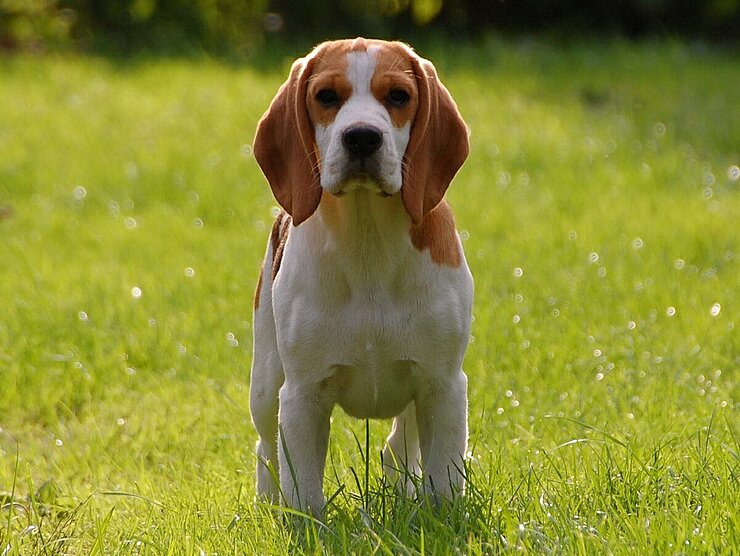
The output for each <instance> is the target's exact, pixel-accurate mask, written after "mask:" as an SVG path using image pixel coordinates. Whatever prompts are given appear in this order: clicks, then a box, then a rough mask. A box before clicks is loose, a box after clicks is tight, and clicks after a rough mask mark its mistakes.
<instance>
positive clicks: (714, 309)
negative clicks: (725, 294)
mask: <svg viewBox="0 0 740 556" xmlns="http://www.w3.org/2000/svg"><path fill="white" fill-rule="evenodd" d="M721 310H722V305H720V304H719V303H715V304H714V305H712V308H711V309H710V310H709V314H710V315H712V316H713V317H716V316H719V313H720V311H721Z"/></svg>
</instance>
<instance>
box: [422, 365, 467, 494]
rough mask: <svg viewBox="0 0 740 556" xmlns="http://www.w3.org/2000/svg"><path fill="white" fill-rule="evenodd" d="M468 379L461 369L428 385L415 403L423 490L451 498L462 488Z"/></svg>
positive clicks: (463, 485) (463, 482)
mask: <svg viewBox="0 0 740 556" xmlns="http://www.w3.org/2000/svg"><path fill="white" fill-rule="evenodd" d="M467 385H468V379H467V377H466V376H465V374H464V373H463V372H462V370H460V371H458V372H457V373H456V374H455V375H453V376H452V377H449V378H447V379H445V380H443V381H440V382H439V383H435V384H432V385H430V388H429V390H428V391H427V392H425V394H424V395H422V396H420V397H419V399H418V400H417V401H416V416H417V423H418V426H419V443H420V446H421V460H422V468H423V477H424V488H425V490H427V491H429V492H433V493H434V495H435V496H439V495H441V496H443V497H444V498H447V499H450V498H452V496H453V495H454V494H456V493H462V491H463V490H464V488H465V470H464V467H463V462H464V458H465V452H466V450H467V444H468V393H467Z"/></svg>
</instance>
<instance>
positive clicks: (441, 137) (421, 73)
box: [254, 38, 469, 226]
mask: <svg viewBox="0 0 740 556" xmlns="http://www.w3.org/2000/svg"><path fill="white" fill-rule="evenodd" d="M468 149H469V145H468V131H467V127H466V125H465V122H464V121H463V119H462V117H461V116H460V113H459V112H458V110H457V106H456V105H455V102H454V101H453V100H452V97H451V96H450V94H449V92H448V91H447V89H446V88H445V87H444V85H442V83H440V81H439V79H438V78H437V72H436V70H435V68H434V66H433V65H432V64H431V62H429V61H427V60H424V59H423V58H421V57H419V56H418V55H417V54H416V53H415V52H414V51H413V50H412V49H411V48H409V47H408V46H406V45H404V44H402V43H398V42H386V41H378V40H367V39H362V38H358V39H354V40H342V41H331V42H326V43H323V44H320V45H319V46H317V47H316V48H315V49H314V50H313V51H312V52H311V53H309V54H308V55H307V56H306V57H305V58H300V59H298V60H296V62H295V63H294V64H293V67H292V68H291V72H290V76H289V77H288V80H287V81H286V82H285V83H284V84H283V86H282V87H281V88H280V90H279V91H278V93H277V95H276V96H275V98H274V99H273V101H272V104H271V105H270V108H269V109H268V110H267V112H266V113H265V115H264V116H263V117H262V119H261V120H260V123H259V125H258V127H257V134H256V136H255V140H254V155H255V158H256V159H257V162H258V163H259V165H260V167H261V168H262V170H263V172H264V173H265V176H266V177H267V180H268V181H269V182H270V187H271V188H272V191H273V194H274V195H275V198H276V199H277V201H278V202H279V203H280V204H281V205H282V207H283V208H284V209H285V210H286V211H287V212H288V213H290V215H291V216H292V218H293V224H294V225H296V226H297V225H299V224H300V223H301V222H303V221H304V220H306V219H307V218H309V217H310V216H311V215H312V214H313V213H314V211H316V209H317V207H318V206H319V202H320V201H321V195H322V194H323V193H324V192H327V193H329V194H332V195H342V194H345V193H349V192H351V191H352V190H353V189H355V188H357V187H364V188H368V189H371V190H373V191H376V192H378V193H379V194H381V195H386V196H389V195H394V194H396V193H398V192H399V191H400V193H401V196H402V198H403V204H404V207H405V208H406V212H407V213H408V215H409V217H410V219H411V222H412V223H413V224H419V223H421V221H422V219H423V218H424V216H425V215H426V214H428V213H429V212H430V211H432V210H433V209H434V207H435V206H437V204H438V203H439V202H440V201H441V200H442V197H443V196H444V193H445V191H446V190H447V187H448V186H449V185H450V182H451V181H452V178H453V177H454V175H455V173H456V172H457V171H458V169H459V168H460V166H461V165H462V163H463V161H464V160H465V158H466V157H467V155H468Z"/></svg>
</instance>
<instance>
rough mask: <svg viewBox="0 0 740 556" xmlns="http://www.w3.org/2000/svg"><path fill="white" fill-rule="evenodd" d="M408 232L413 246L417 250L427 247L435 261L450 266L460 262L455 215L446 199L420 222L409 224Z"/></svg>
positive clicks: (456, 265) (458, 264)
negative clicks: (413, 224)
mask: <svg viewBox="0 0 740 556" xmlns="http://www.w3.org/2000/svg"><path fill="white" fill-rule="evenodd" d="M409 232H410V234H411V243H412V244H413V246H414V247H416V248H417V249H418V250H419V251H423V250H424V249H429V254H430V255H431V257H432V261H434V262H435V263H437V264H441V265H445V266H452V267H458V266H460V264H462V252H461V250H460V244H459V243H458V239H457V232H456V230H455V216H454V215H453V214H452V208H451V207H450V205H449V204H448V203H447V201H444V200H443V201H442V202H441V203H439V204H438V205H437V206H436V208H435V209H434V210H432V212H430V213H429V214H427V215H426V216H425V217H424V218H423V220H422V221H421V224H418V225H416V226H411V229H410V230H409Z"/></svg>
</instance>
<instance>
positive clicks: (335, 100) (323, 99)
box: [316, 89, 339, 107]
mask: <svg viewBox="0 0 740 556" xmlns="http://www.w3.org/2000/svg"><path fill="white" fill-rule="evenodd" d="M316 100H318V101H319V104H321V105H322V106H326V107H329V106H336V105H337V104H339V95H338V94H337V92H336V91H335V90H333V89H321V90H320V91H319V92H318V93H316Z"/></svg>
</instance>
